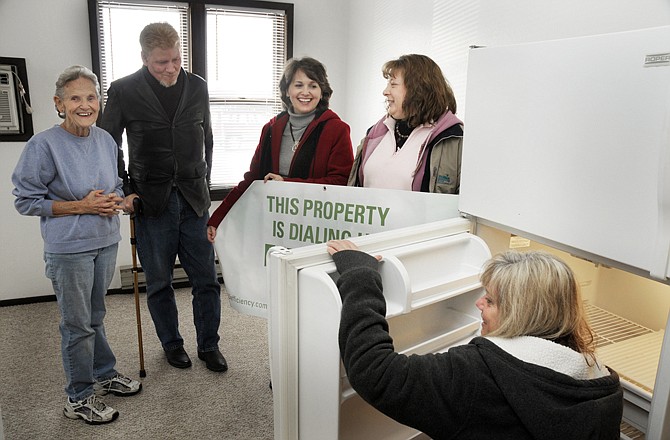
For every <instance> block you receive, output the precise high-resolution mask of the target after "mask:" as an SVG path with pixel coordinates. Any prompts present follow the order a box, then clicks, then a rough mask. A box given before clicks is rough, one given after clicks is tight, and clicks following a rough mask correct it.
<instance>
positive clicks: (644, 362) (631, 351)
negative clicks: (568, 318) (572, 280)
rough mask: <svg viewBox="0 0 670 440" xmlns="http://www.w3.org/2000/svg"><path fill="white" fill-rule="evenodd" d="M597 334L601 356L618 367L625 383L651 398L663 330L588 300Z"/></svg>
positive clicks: (597, 344)
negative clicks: (635, 321) (640, 323)
mask: <svg viewBox="0 0 670 440" xmlns="http://www.w3.org/2000/svg"><path fill="white" fill-rule="evenodd" d="M586 309H587V313H588V316H589V321H590V323H591V326H592V328H593V331H594V332H595V334H596V351H597V353H598V357H599V358H600V359H601V360H602V362H603V363H605V364H606V365H607V366H609V367H610V368H612V369H613V370H615V371H616V372H617V373H618V374H619V377H620V378H621V381H622V386H624V387H626V388H628V389H631V390H632V391H635V392H637V394H639V395H641V396H643V397H645V398H646V399H648V400H651V396H652V394H653V392H654V382H655V380H656V372H657V369H658V361H659V359H660V355H661V345H662V343H663V331H662V330H661V331H653V330H651V329H649V328H646V327H644V326H641V325H639V324H636V323H634V322H632V321H629V320H627V319H625V318H622V317H620V316H618V315H616V314H614V313H610V312H608V311H606V310H603V309H601V308H599V307H597V306H594V305H592V304H589V303H586Z"/></svg>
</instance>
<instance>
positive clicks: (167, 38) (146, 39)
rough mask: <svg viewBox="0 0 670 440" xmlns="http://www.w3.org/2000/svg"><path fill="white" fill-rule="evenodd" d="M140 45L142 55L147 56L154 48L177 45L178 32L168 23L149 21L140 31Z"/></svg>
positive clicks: (169, 47) (170, 47) (167, 47)
mask: <svg viewBox="0 0 670 440" xmlns="http://www.w3.org/2000/svg"><path fill="white" fill-rule="evenodd" d="M140 46H142V54H143V55H144V56H149V53H151V51H152V50H154V49H156V48H160V49H172V48H173V47H179V34H178V33H177V31H176V30H175V28H173V27H172V25H171V24H169V23H165V22H159V23H151V24H148V25H146V26H145V27H144V29H142V32H140Z"/></svg>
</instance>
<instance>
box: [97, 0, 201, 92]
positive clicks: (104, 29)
mask: <svg viewBox="0 0 670 440" xmlns="http://www.w3.org/2000/svg"><path fill="white" fill-rule="evenodd" d="M98 20H99V23H100V26H99V28H98V40H99V44H100V87H101V88H102V93H103V104H104V103H105V102H106V101H107V89H108V88H109V85H110V84H111V83H112V81H114V80H116V79H119V78H122V77H124V76H126V75H129V74H131V73H133V72H135V71H137V69H139V68H140V67H142V58H141V56H140V52H141V50H142V48H141V46H140V32H142V29H144V27H145V26H146V25H147V24H149V23H156V22H159V21H160V22H167V23H170V24H171V25H172V26H173V27H174V28H175V29H176V30H177V32H178V33H179V37H180V39H181V54H182V66H183V67H184V69H186V70H188V69H189V65H190V56H189V47H190V41H189V28H190V26H189V15H188V4H186V3H164V2H152V1H141V0H138V1H132V2H130V1H126V2H124V1H111V0H98Z"/></svg>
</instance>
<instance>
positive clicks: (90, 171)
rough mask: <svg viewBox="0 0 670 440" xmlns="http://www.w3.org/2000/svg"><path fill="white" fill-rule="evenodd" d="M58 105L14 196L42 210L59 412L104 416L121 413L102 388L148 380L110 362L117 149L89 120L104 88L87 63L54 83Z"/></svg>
mask: <svg viewBox="0 0 670 440" xmlns="http://www.w3.org/2000/svg"><path fill="white" fill-rule="evenodd" d="M54 104H55V107H56V110H57V111H58V116H59V117H61V118H62V119H64V121H63V122H62V123H61V124H60V125H55V126H53V127H51V128H49V129H47V130H45V131H43V132H42V133H38V134H36V135H35V136H33V137H32V138H31V139H30V140H29V141H28V142H27V144H26V146H25V148H24V150H23V153H22V154H21V157H20V159H19V162H18V164H17V165H16V168H15V170H14V173H13V174H12V183H13V184H14V186H15V188H14V191H13V194H14V196H15V197H16V199H15V203H14V205H15V207H16V209H17V211H18V212H19V213H21V214H23V215H34V216H39V217H40V228H41V232H42V238H43V240H44V261H45V263H46V270H45V273H46V276H47V277H48V278H49V279H50V280H51V282H52V285H53V289H54V293H55V294H56V300H57V301H58V306H59V308H60V312H61V322H60V333H61V354H62V358H63V368H64V370H65V377H66V386H65V393H66V394H67V399H66V403H65V407H64V409H63V413H64V414H65V416H66V417H68V418H71V419H83V420H84V421H85V422H86V423H89V424H102V423H108V422H112V421H114V420H115V419H116V418H117V417H118V415H119V413H118V411H116V410H115V409H113V408H112V407H110V406H108V405H105V404H104V403H103V402H102V401H101V400H100V399H98V397H97V395H104V394H107V393H112V394H115V395H120V396H129V395H133V394H136V393H138V392H139V391H140V390H141V389H142V384H141V383H139V382H138V381H136V380H133V379H130V378H128V377H126V376H124V375H122V374H120V373H118V372H117V371H116V369H115V368H114V367H115V365H116V358H115V357H114V353H113V352H112V349H111V348H110V346H109V344H108V343H107V337H106V335H105V327H104V324H103V319H104V317H105V294H106V292H107V288H108V287H109V284H110V282H111V280H112V276H113V274H114V269H115V266H116V253H117V247H118V242H119V241H120V240H121V235H120V233H119V217H118V213H119V209H120V207H119V205H118V204H119V203H120V202H121V201H123V191H122V189H121V187H122V182H121V179H120V178H119V177H118V174H117V152H118V148H117V146H116V143H115V142H114V139H113V138H112V137H111V136H110V135H109V134H108V133H107V132H106V131H104V130H102V129H99V128H97V127H95V126H93V124H94V123H95V121H96V119H97V116H98V112H99V109H100V87H99V84H98V79H97V77H96V76H95V74H94V73H93V72H91V71H90V70H89V69H87V68H86V67H82V66H71V67H69V68H67V69H66V70H65V71H64V72H63V73H62V74H61V75H60V76H59V78H58V80H57V82H56V93H55V96H54Z"/></svg>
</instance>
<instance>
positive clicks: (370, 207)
mask: <svg viewBox="0 0 670 440" xmlns="http://www.w3.org/2000/svg"><path fill="white" fill-rule="evenodd" d="M459 216H460V214H459V211H458V196H454V195H448V194H432V193H421V192H414V191H398V190H387V189H375V188H355V187H347V186H332V185H317V184H307V183H291V182H272V181H269V182H267V183H263V182H261V181H257V182H254V183H253V184H252V185H251V186H250V187H249V189H247V191H245V193H244V195H243V196H242V197H241V198H240V199H239V200H238V201H237V203H235V205H234V206H233V207H232V209H231V210H230V212H229V213H228V215H226V217H225V218H224V219H223V222H222V223H221V225H220V226H219V230H218V232H217V234H216V242H215V244H214V247H215V249H216V252H217V254H218V257H219V261H220V263H221V271H222V273H223V279H224V281H225V285H226V290H227V291H228V294H229V296H230V302H231V306H232V307H233V308H234V309H235V310H237V311H238V312H241V313H246V314H250V315H255V316H260V317H267V310H268V289H267V287H266V274H265V254H266V252H267V250H268V249H270V248H271V247H272V246H284V247H286V248H290V249H293V248H297V247H301V246H308V245H312V244H317V243H325V242H326V241H328V240H332V239H344V238H349V237H355V236H359V235H367V234H371V233H375V232H382V231H387V230H391V229H397V228H402V227H406V226H412V225H418V224H422V223H428V222H433V221H438V220H444V219H447V218H453V217H459Z"/></svg>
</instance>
